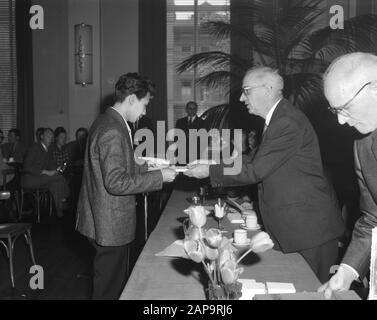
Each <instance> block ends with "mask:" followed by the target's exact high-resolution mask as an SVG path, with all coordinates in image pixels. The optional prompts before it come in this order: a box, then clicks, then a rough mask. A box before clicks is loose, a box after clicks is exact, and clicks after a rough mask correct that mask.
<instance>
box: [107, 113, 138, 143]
mask: <svg viewBox="0 0 377 320" xmlns="http://www.w3.org/2000/svg"><path fill="white" fill-rule="evenodd" d="M106 114H107V115H108V116H109V117H111V118H113V119H115V120H116V121H118V122H119V123H120V125H121V126H122V128H123V130H124V131H125V136H126V140H127V141H128V143H129V145H130V146H133V143H132V141H131V138H130V134H129V133H128V128H127V125H126V123H125V121H124V119H123V117H122V116H121V115H120V113H119V112H118V111H116V110H114V109H113V108H108V109H107V110H106ZM130 129H131V128H130Z"/></svg>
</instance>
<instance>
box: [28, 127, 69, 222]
mask: <svg viewBox="0 0 377 320" xmlns="http://www.w3.org/2000/svg"><path fill="white" fill-rule="evenodd" d="M53 137H54V133H53V131H52V129H50V128H46V129H45V130H44V132H43V134H42V136H41V141H40V142H36V143H34V144H33V145H32V146H31V147H30V149H29V150H28V152H27V154H26V158H25V162H24V167H23V176H22V179H21V184H22V187H24V188H48V189H49V191H50V192H51V194H52V196H53V198H54V202H55V208H56V214H57V216H58V217H62V216H63V207H64V205H65V202H66V198H67V197H68V194H69V190H68V184H67V182H66V180H65V179H64V177H63V176H62V175H61V174H60V173H59V172H58V169H59V167H58V166H57V165H56V164H55V162H54V160H53V158H52V152H51V150H49V147H50V146H51V143H52V140H53Z"/></svg>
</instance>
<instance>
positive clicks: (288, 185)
mask: <svg viewBox="0 0 377 320" xmlns="http://www.w3.org/2000/svg"><path fill="white" fill-rule="evenodd" d="M283 86H284V83H283V79H282V77H281V76H280V75H279V74H278V73H277V72H275V71H274V70H272V69H271V68H268V67H258V68H254V69H251V70H249V71H248V72H247V73H246V75H245V77H244V79H243V87H242V95H241V98H240V100H241V101H242V102H244V103H245V104H246V106H247V108H248V110H249V112H250V113H252V114H255V115H258V116H260V117H263V118H264V119H265V120H266V122H265V129H264V133H263V137H262V141H261V144H260V145H259V147H258V150H257V152H256V154H255V156H254V158H247V157H245V158H243V161H242V168H241V171H240V173H239V174H235V175H225V174H224V166H223V165H216V166H211V167H209V166H206V165H198V166H194V167H193V168H192V169H191V170H189V171H187V172H186V174H187V175H189V176H193V177H197V178H204V177H206V176H209V177H210V179H211V183H212V185H213V186H217V187H220V186H237V185H247V184H254V183H259V185H258V197H259V206H260V211H261V216H262V219H263V224H264V227H265V229H266V231H267V232H268V233H269V234H270V236H271V238H272V239H273V240H274V244H275V248H277V249H279V248H280V249H281V250H282V251H283V252H284V253H290V252H298V253H300V254H301V255H302V256H303V257H304V259H305V260H306V261H307V262H308V264H309V265H310V267H311V268H312V270H313V271H314V273H315V274H316V275H317V277H318V278H319V279H320V281H321V282H322V283H323V282H325V281H326V280H328V276H329V269H330V267H331V266H332V265H334V264H336V262H337V258H338V241H337V239H338V237H340V236H341V235H342V234H343V232H344V226H343V222H342V219H341V215H340V210H339V208H338V205H337V200H336V198H335V194H334V191H333V189H332V187H331V185H330V184H329V182H328V180H327V179H326V177H325V175H324V172H323V168H322V161H321V156H320V150H319V145H318V141H317V136H316V134H315V132H314V130H313V128H312V126H311V124H310V122H309V120H308V119H307V118H306V116H305V115H304V114H303V113H302V112H301V111H300V110H298V109H297V108H295V107H294V106H293V105H291V104H290V103H289V101H287V100H285V99H284V98H283V95H282V90H283Z"/></svg>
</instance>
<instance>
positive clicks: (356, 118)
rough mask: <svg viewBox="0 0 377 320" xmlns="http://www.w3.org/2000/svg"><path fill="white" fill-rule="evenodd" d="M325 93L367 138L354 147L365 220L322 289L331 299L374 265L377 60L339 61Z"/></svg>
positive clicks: (350, 57)
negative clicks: (372, 236)
mask: <svg viewBox="0 0 377 320" xmlns="http://www.w3.org/2000/svg"><path fill="white" fill-rule="evenodd" d="M324 90H325V96H326V98H327V100H328V101H329V104H330V108H329V109H330V110H331V111H332V112H333V113H335V114H337V116H338V121H339V123H340V124H346V123H347V124H348V125H350V126H351V127H354V128H356V129H357V130H358V131H359V132H361V133H363V134H366V136H365V137H364V138H363V139H361V140H358V141H356V142H355V146H354V155H355V167H356V173H357V175H358V180H359V187H360V210H361V212H362V216H361V217H360V219H359V220H358V221H357V222H356V225H355V228H354V231H353V234H352V240H351V243H350V245H349V246H348V248H347V252H346V254H345V256H344V257H343V260H342V263H341V264H340V266H339V268H338V271H337V273H336V274H335V275H334V276H333V277H332V278H331V279H330V281H329V282H327V283H325V284H324V285H323V286H321V287H320V288H319V291H322V292H323V291H324V292H325V296H326V297H327V298H330V297H331V294H332V292H333V291H341V290H347V289H349V288H350V286H351V284H352V282H353V281H354V280H356V279H357V278H358V277H359V276H360V277H361V278H363V277H364V276H365V274H366V273H367V272H368V268H369V264H370V252H371V230H372V229H373V228H374V227H376V226H377V56H375V55H372V54H368V53H361V52H358V53H351V54H347V55H344V56H342V57H340V58H338V59H337V60H335V61H334V62H333V63H332V64H331V65H330V67H329V68H328V70H327V71H326V73H325V75H324Z"/></svg>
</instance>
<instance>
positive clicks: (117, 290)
mask: <svg viewBox="0 0 377 320" xmlns="http://www.w3.org/2000/svg"><path fill="white" fill-rule="evenodd" d="M152 91H153V86H152V85H151V83H150V82H149V81H148V80H146V79H144V78H142V77H140V76H139V75H138V74H137V73H128V74H125V75H122V76H121V77H120V78H119V80H118V81H117V83H116V85H115V104H114V106H113V107H110V108H108V109H107V110H106V112H105V113H104V114H102V115H100V116H99V117H98V118H97V119H96V120H95V122H94V123H93V124H92V126H91V128H90V130H89V137H88V141H87V145H86V152H85V160H84V173H83V181H82V186H81V191H80V196H79V202H78V208H77V220H76V229H77V230H78V231H79V232H80V233H81V234H83V235H84V236H86V237H87V238H89V241H90V242H91V243H92V245H93V246H94V248H95V250H96V256H95V258H94V279H93V299H117V298H119V296H120V295H121V293H122V290H123V288H124V285H125V282H126V281H127V277H128V273H129V270H128V268H129V265H128V260H129V259H128V257H129V250H130V244H131V243H132V241H133V240H134V239H135V227H136V209H135V195H136V194H138V193H142V192H149V191H154V190H159V189H161V188H162V184H163V182H172V181H173V180H174V178H175V176H176V172H175V171H174V170H172V169H169V168H167V169H163V170H158V171H151V172H147V168H146V166H139V165H138V164H137V163H136V162H135V159H134V150H133V142H132V136H131V129H130V128H129V126H128V124H127V121H129V122H131V123H134V122H135V121H137V120H138V119H139V118H140V116H141V115H143V114H145V108H146V106H147V105H148V103H149V99H150V95H151V93H152Z"/></svg>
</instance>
